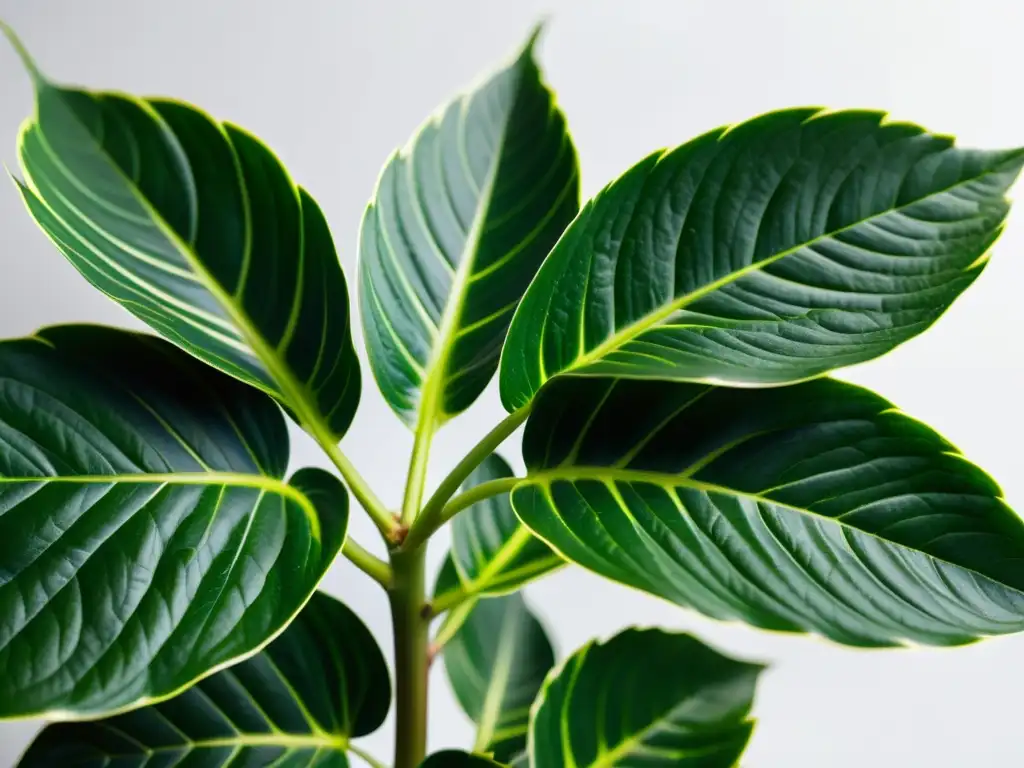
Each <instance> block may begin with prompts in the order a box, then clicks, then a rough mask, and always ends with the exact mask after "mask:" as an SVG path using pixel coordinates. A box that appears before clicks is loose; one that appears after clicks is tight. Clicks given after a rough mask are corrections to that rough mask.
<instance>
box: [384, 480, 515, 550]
mask: <svg viewBox="0 0 1024 768" xmlns="http://www.w3.org/2000/svg"><path fill="white" fill-rule="evenodd" d="M522 479H523V478H521V477H499V478H497V479H495V480H488V481H487V482H484V483H480V485H474V486H473V487H472V488H470V489H469V490H467V491H464V492H462V493H460V494H459V495H458V496H456V497H455V498H454V499H452V500H451V501H449V502H448V503H447V504H445V505H444V506H443V507H442V508H441V511H440V512H438V513H437V514H433V513H432V514H431V516H430V518H429V519H428V518H427V517H426V514H424V516H423V518H424V519H423V523H421V524H420V525H416V526H413V528H412V530H410V531H409V535H408V536H406V537H405V542H404V544H403V546H405V547H407V548H408V549H414V548H416V547H418V546H419V545H420V544H423V543H424V542H425V541H427V539H429V538H430V537H431V536H433V535H434V533H436V532H437V530H438V529H439V528H441V526H443V525H444V524H445V523H447V522H448V521H449V520H451V519H452V518H453V517H455V516H456V515H457V514H459V512H461V511H462V510H464V509H466V508H467V507H471V506H473V505H474V504H476V503H477V502H478V501H483V500H484V499H489V498H490V497H491V496H497V495H498V494H500V493H508V492H509V491H511V490H512V489H513V488H514V487H515V486H516V484H518V483H519V482H521V481H522Z"/></svg>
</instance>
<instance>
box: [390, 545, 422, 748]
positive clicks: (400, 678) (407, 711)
mask: <svg viewBox="0 0 1024 768" xmlns="http://www.w3.org/2000/svg"><path fill="white" fill-rule="evenodd" d="M391 567H392V570H393V572H394V576H393V582H392V584H393V586H392V589H391V622H392V626H393V628H394V635H395V705H396V715H397V717H396V723H395V768H417V767H418V766H419V764H420V763H421V762H423V758H424V757H425V756H426V753H427V672H428V655H427V646H428V643H429V628H430V622H429V620H428V619H427V618H426V617H425V616H424V615H423V606H424V604H425V602H426V548H425V547H420V548H419V549H417V550H415V551H412V552H400V551H395V552H393V553H392V555H391Z"/></svg>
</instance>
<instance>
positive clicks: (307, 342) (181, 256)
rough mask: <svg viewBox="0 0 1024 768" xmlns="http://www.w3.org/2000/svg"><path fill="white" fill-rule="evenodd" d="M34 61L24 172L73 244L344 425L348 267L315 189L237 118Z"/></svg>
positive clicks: (102, 283) (106, 274)
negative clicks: (93, 85)
mask: <svg viewBox="0 0 1024 768" xmlns="http://www.w3.org/2000/svg"><path fill="white" fill-rule="evenodd" d="M15 45H16V46H18V44H17V42H15ZM18 47H19V50H20V46H18ZM25 61H26V65H27V66H28V68H29V71H30V73H31V74H32V76H33V80H34V82H35V86H36V113H35V115H34V116H33V117H32V118H30V119H29V120H27V121H26V122H25V124H24V125H23V127H22V131H21V135H20V137H19V142H18V157H19V161H20V164H21V169H22V172H23V174H24V177H25V184H19V186H20V189H21V191H22V195H23V197H24V199H25V203H26V204H27V206H28V209H29V212H30V213H31V214H32V216H33V217H34V218H35V220H36V221H37V222H38V224H39V225H40V227H41V228H42V229H43V231H44V232H46V234H47V235H49V237H50V239H51V240H52V241H53V242H54V244H55V245H56V246H57V248H58V249H59V250H60V251H61V253H63V254H64V256H65V257H67V259H68V260H69V261H70V262H71V263H72V264H73V265H74V266H75V267H76V268H77V269H78V270H79V272H81V273H82V275H84V276H85V278H86V279H87V280H89V282H91V283H92V284H93V285H95V286H96V287H97V288H99V289H100V290H101V291H103V292H104V293H106V294H107V295H108V296H110V297H111V298H113V299H114V300H115V301H117V302H118V303H120V304H121V305H122V306H124V307H125V308H126V309H127V310H129V311H130V312H132V313H133V314H134V315H136V316H137V317H139V318H140V319H141V320H143V321H144V322H146V323H148V324H149V325H150V326H152V327H153V328H154V329H156V330H157V331H158V332H160V333H161V334H162V335H164V336H166V337H167V338H168V339H170V340H171V341H173V342H174V343H176V344H178V345H180V346H181V347H183V348H184V349H186V350H188V351H189V352H191V353H192V354H194V355H196V356H198V357H199V358H201V359H202V360H204V361H206V362H207V363H209V364H211V365H213V366H215V367H217V368H219V369H220V370H222V371H226V372H227V373H229V374H231V375H232V376H235V377H237V378H239V379H241V380H242V381H245V382H248V383H249V384H252V385H253V386H256V387H258V388H259V389H261V390H263V391H265V392H268V393H269V394H271V395H273V396H274V397H276V398H278V399H279V400H281V401H282V402H283V403H285V404H286V405H287V406H288V407H289V408H291V409H293V411H294V412H295V414H296V415H297V418H298V420H299V421H300V423H302V425H303V426H304V427H306V428H307V429H310V430H312V431H317V432H321V433H324V434H327V435H329V436H331V437H334V438H337V437H340V436H341V435H342V434H344V433H345V431H346V429H347V428H348V426H349V424H350V423H351V421H352V417H353V415H354V414H355V410H356V406H357V404H358V402H359V388H360V379H359V367H358V361H357V359H356V356H355V351H354V348H353V346H352V338H351V329H350V325H349V317H348V314H349V308H348V295H347V288H346V285H345V278H344V276H343V275H342V272H341V267H340V266H339V264H338V259H337V255H336V253H335V251H334V245H333V243H332V241H331V235H330V232H329V230H328V228H327V223H326V221H325V220H324V217H323V214H322V213H321V211H320V209H319V207H318V206H317V204H316V202H315V201H314V200H313V198H312V197H310V195H309V194H308V193H307V192H306V191H305V190H303V189H301V188H299V187H297V186H295V184H294V182H293V181H292V180H291V178H290V177H289V176H288V174H287V172H286V171H285V169H284V167H283V166H282V165H281V163H280V162H279V161H278V160H277V158H275V157H274V155H273V154H272V153H271V152H270V150H268V149H267V148H266V147H265V146H264V145H263V144H261V143H260V142H259V141H258V140H257V139H255V138H254V137H253V136H251V135H250V134H248V133H246V132H244V131H242V130H241V129H239V128H237V127H235V126H233V125H228V124H222V123H218V122H216V121H214V120H212V119H211V118H209V117H208V116H206V115H205V114H203V113H202V112H200V111H198V110H196V109H195V108H193V107H190V106H188V105H186V104H181V103H178V102H173V101H165V100H160V99H145V100H143V99H136V98H133V97H131V96H125V95H123V94H114V93H99V92H97V93H87V92H85V91H80V90H73V89H69V88H63V87H60V86H57V85H55V84H53V83H51V82H50V81H49V80H47V79H46V78H45V77H44V76H43V75H42V74H40V73H39V71H38V70H37V69H36V68H35V66H34V65H33V64H32V62H31V61H30V60H29V59H28V56H27V55H25Z"/></svg>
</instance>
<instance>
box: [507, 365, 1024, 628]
mask: <svg viewBox="0 0 1024 768" xmlns="http://www.w3.org/2000/svg"><path fill="white" fill-rule="evenodd" d="M523 451H524V456H525V458H526V464H527V467H528V479H527V480H526V481H525V482H524V483H523V484H521V485H519V486H517V487H516V488H515V490H514V491H513V493H512V503H513V505H514V507H515V510H516V512H517V514H518V515H519V517H520V518H521V519H522V520H523V522H525V523H526V525H527V526H529V527H530V528H531V529H532V530H533V531H534V532H535V533H536V534H537V535H538V536H540V537H541V538H543V539H544V540H545V541H547V542H548V543H549V544H551V545H552V546H553V547H554V548H555V549H557V550H558V551H560V552H561V553H562V555H563V556H565V557H567V558H569V559H570V560H573V561H575V562H577V563H579V564H581V565H583V566H585V567H587V568H589V569H591V570H593V571H595V572H597V573H599V574H602V575H604V576H607V577H609V578H611V579H614V580H616V581H620V582H622V583H625V584H629V585H631V586H634V587H637V588H639V589H641V590H644V591H646V592H650V593H652V594H655V595H659V596H661V597H663V598H666V599H668V600H670V601H672V602H674V603H677V604H679V605H683V606H688V607H692V608H695V609H697V610H698V611H700V612H702V613H704V614H706V615H708V616H711V617H714V618H718V619H740V620H743V621H746V622H748V623H751V624H753V625H755V626H758V627H762V628H765V629H772V630H782V631H807V632H816V633H819V634H821V635H824V636H826V637H828V638H831V639H832V640H835V641H837V642H840V643H845V644H849V645H856V646H888V645H894V644H900V643H903V642H906V641H911V642H915V643H922V644H928V645H956V644H961V643H966V642H970V641H972V640H974V639H976V638H979V637H983V636H988V635H1000V634H1006V633H1011V632H1018V631H1021V630H1024V569H1022V567H1021V563H1022V562H1024V523H1022V521H1021V519H1020V518H1019V517H1018V516H1017V515H1016V514H1015V513H1014V512H1013V511H1011V510H1010V509H1009V508H1008V507H1007V506H1006V504H1005V503H1004V501H1003V500H1002V497H1001V494H1000V491H999V488H998V487H997V486H996V484H995V482H994V481H993V480H992V479H991V478H989V477H988V476H987V475H985V474H984V473H983V472H982V471H981V470H979V469H978V468H976V467H975V466H973V465H972V464H969V463H968V462H967V461H966V460H965V459H964V458H963V457H962V456H961V455H960V454H959V453H958V452H957V451H956V449H955V448H954V447H953V446H952V445H950V444H949V443H948V442H947V441H945V440H944V439H943V438H941V437H940V436H939V435H937V434H936V433H935V432H933V431H932V430H931V429H929V428H927V427H925V426H924V425H922V424H920V423H919V422H916V421H914V420H912V419H910V418H909V417H907V416H905V415H904V414H902V413H900V412H899V411H897V410H896V409H895V408H894V407H893V406H892V404H891V403H889V402H887V401H885V400H883V399H882V398H880V397H878V396H877V395H874V394H873V393H871V392H868V391H867V390H864V389H861V388H859V387H855V386H853V385H850V384H844V383H841V382H838V381H831V380H824V379H823V380H817V381H813V382H807V383H804V384H799V385H796V386H792V387H785V388H774V389H762V390H739V389H727V388H720V387H711V386H707V385H699V384H685V383H679V382H657V381H638V380H628V379H573V378H567V379H562V380H558V381H556V382H553V384H552V386H551V387H550V388H547V389H546V390H545V392H544V393H542V395H541V396H540V397H539V398H538V402H537V406H536V408H535V410H534V412H533V415H532V416H531V420H530V422H529V423H528V426H527V430H526V436H525V441H524V449H523Z"/></svg>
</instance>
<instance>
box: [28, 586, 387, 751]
mask: <svg viewBox="0 0 1024 768" xmlns="http://www.w3.org/2000/svg"><path fill="white" fill-rule="evenodd" d="M390 703H391V681H390V679H389V677H388V668H387V666H386V664H385V663H384V657H383V655H381V652H380V649H379V648H378V647H377V643H376V642H375V641H374V639H373V636H372V635H371V634H370V632H369V630H368V629H367V628H366V627H365V625H363V623H362V622H361V621H360V620H359V619H358V617H356V615H355V614H354V613H352V612H351V611H350V610H349V609H348V608H346V607H345V606H344V605H342V604H341V603H339V602H337V601H336V600H334V599H333V598H330V597H328V596H327V595H324V594H323V593H318V594H316V595H314V596H313V598H312V600H310V602H309V604H308V605H307V606H306V607H305V609H303V611H302V613H300V614H299V616H298V618H297V619H296V620H295V621H294V622H292V624H291V625H290V626H289V627H288V629H287V630H285V632H284V633H283V634H282V635H281V636H280V637H279V638H277V639H276V640H275V641H274V642H273V643H271V644H270V645H269V646H267V647H266V648H265V649H264V650H263V651H262V652H261V653H259V654H257V655H256V656H253V657H252V658H250V659H248V660H246V661H244V662H242V663H240V664H238V665H236V666H233V667H231V668H230V669H225V670H223V671H221V672H218V673H217V674H215V675H213V676H212V677H208V678H206V679H205V680H203V681H202V682H200V683H198V684H197V685H196V686H195V687H193V688H190V689H189V690H188V691H186V692H185V693H183V694H181V695H180V696H177V697H175V698H173V699H170V700H168V701H164V702H162V703H160V704H156V705H153V706H150V707H144V708H142V709H137V710H135V711H133V712H129V713H127V714H123V715H117V716H116V717H112V718H110V719H107V720H99V721H96V722H88V723H60V724H57V725H51V726H49V727H48V728H46V729H45V730H43V732H42V733H41V734H40V735H39V736H38V738H36V740H35V741H34V742H33V743H32V746H31V747H29V749H28V752H26V753H25V756H24V757H23V758H22V760H21V762H20V763H19V766H20V768H50V766H56V765H109V764H112V763H113V764H116V765H117V766H119V767H121V768H142V766H148V765H150V764H152V763H153V762H154V761H155V762H157V763H158V764H160V765H167V766H172V765H186V764H188V765H203V766H208V767H209V768H215V767H217V768H219V767H220V766H227V765H247V766H270V765H274V766H319V767H320V768H327V767H328V766H330V767H331V768H346V767H347V766H348V764H349V763H348V759H347V757H346V755H345V750H346V749H347V747H348V742H349V739H351V738H354V737H358V736H364V735H366V734H368V733H372V732H373V731H375V730H376V729H377V728H378V727H380V724H381V723H382V722H384V718H385V716H386V715H387V712H388V707H389V706H390Z"/></svg>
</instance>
